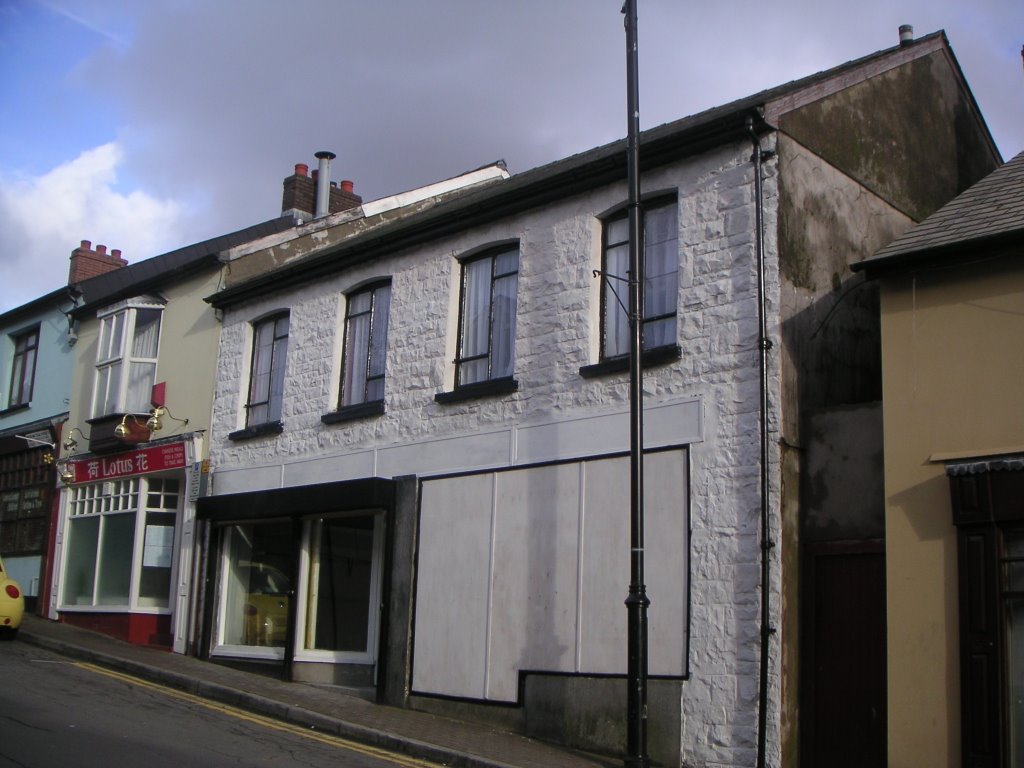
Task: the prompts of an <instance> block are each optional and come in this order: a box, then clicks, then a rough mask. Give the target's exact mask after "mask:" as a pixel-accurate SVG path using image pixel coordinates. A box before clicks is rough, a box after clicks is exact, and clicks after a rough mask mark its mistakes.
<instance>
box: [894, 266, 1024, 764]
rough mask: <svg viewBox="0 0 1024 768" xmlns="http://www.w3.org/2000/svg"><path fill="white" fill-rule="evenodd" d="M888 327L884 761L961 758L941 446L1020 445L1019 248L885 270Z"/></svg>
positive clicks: (1022, 311) (1022, 329) (952, 554)
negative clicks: (917, 268) (893, 272)
mask: <svg viewBox="0 0 1024 768" xmlns="http://www.w3.org/2000/svg"><path fill="white" fill-rule="evenodd" d="M1014 262H1016V263H1014ZM882 336H883V348H884V350H885V360H884V389H885V400H884V419H885V466H886V472H885V491H886V549H887V552H886V564H887V583H888V595H887V599H888V647H889V654H888V655H889V664H888V667H889V765H890V766H891V768H916V766H921V765H929V766H956V765H959V764H960V683H959V641H958V629H957V617H958V607H957V606H958V602H957V589H958V586H957V546H956V532H955V528H954V526H953V522H952V509H951V504H950V493H949V481H948V479H947V478H946V475H945V470H944V465H943V463H942V462H941V460H940V459H941V458H942V457H953V456H970V455H984V454H993V453H1000V452H1007V451H1022V450H1024V438H1022V435H1024V401H1022V399H1021V397H1020V393H1021V382H1022V381H1024V270H1022V269H1021V268H1020V254H1017V255H1016V256H1012V255H1011V256H1008V257H1007V258H1004V259H1002V260H999V261H989V262H981V263H978V264H973V265H970V266H969V267H965V268H961V269H940V270H935V271H931V272H918V273H917V274H916V275H913V276H909V277H905V278H899V279H896V278H893V279H886V280H885V281H884V282H883V288H882Z"/></svg>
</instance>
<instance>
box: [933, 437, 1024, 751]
mask: <svg viewBox="0 0 1024 768" xmlns="http://www.w3.org/2000/svg"><path fill="white" fill-rule="evenodd" d="M946 473H947V474H948V476H949V483H950V492H951V495H952V504H953V523H954V524H955V525H956V528H957V560H958V562H957V565H958V569H957V570H958V583H959V606H960V608H959V614H960V619H959V625H960V695H961V702H960V713H961V717H960V728H961V745H962V765H963V766H964V767H965V768H1008V766H1009V762H1008V761H1009V752H1008V744H1009V733H1008V728H1009V723H1008V717H1007V694H1006V687H1007V684H1008V682H1007V658H1006V655H1007V643H1006V639H1007V637H1006V629H1005V627H1006V621H1005V615H1004V600H1003V578H1002V567H1001V559H1002V556H1003V533H1004V531H1005V530H1006V529H1007V528H1010V527H1018V526H1022V525H1024V457H1015V458H1010V459H997V460H990V461H977V462H956V463H950V464H948V465H947V467H946Z"/></svg>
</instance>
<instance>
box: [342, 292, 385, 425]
mask: <svg viewBox="0 0 1024 768" xmlns="http://www.w3.org/2000/svg"><path fill="white" fill-rule="evenodd" d="M390 306H391V284H390V283H386V284H377V285H375V286H372V287H369V288H366V289H364V290H360V291H359V292H357V293H353V294H350V295H349V297H348V306H347V309H346V313H345V353H344V358H343V360H342V371H343V372H344V373H343V375H342V381H341V398H340V404H341V406H342V407H345V406H349V405H360V404H363V403H374V402H381V401H383V400H384V362H385V357H386V354H387V345H388V310H389V308H390Z"/></svg>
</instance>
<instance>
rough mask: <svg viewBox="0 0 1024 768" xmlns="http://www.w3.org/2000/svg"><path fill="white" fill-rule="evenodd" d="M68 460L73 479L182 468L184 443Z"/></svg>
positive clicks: (85, 480)
mask: <svg viewBox="0 0 1024 768" xmlns="http://www.w3.org/2000/svg"><path fill="white" fill-rule="evenodd" d="M69 463H70V464H71V470H72V472H74V475H75V479H74V482H76V483H92V482H96V481H97V480H110V479H112V478H115V477H129V476H131V475H144V474H146V473H149V472H162V471H163V470H165V469H182V468H183V467H184V466H185V444H184V443H170V444H168V445H156V446H153V447H151V448H140V449H139V450H137V451H130V452H128V453H119V454H116V455H114V456H98V457H96V458H93V459H82V460H80V461H72V462H69Z"/></svg>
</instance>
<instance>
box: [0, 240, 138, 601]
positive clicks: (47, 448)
mask: <svg viewBox="0 0 1024 768" xmlns="http://www.w3.org/2000/svg"><path fill="white" fill-rule="evenodd" d="M106 251H107V249H106V246H103V245H98V246H96V248H95V249H93V248H92V243H90V242H87V241H83V242H82V243H81V245H80V246H79V247H78V248H76V249H75V250H74V251H72V254H71V264H70V268H69V270H68V282H67V285H66V286H65V287H63V288H59V289H57V290H55V291H51V292H50V293H48V294H46V295H45V296H41V297H39V298H38V299H35V300H33V301H30V302H28V303H26V304H22V305H21V306H19V307H15V308H14V309H11V310H8V311H7V312H4V313H3V314H2V315H0V554H2V555H3V556H4V564H5V566H6V567H7V570H8V571H9V572H10V574H11V576H12V577H13V578H14V579H16V580H17V581H18V582H20V583H21V586H22V589H23V590H24V593H25V604H26V608H27V609H28V610H29V611H33V612H34V611H37V610H39V609H40V608H42V607H44V606H45V603H46V600H45V599H44V600H43V601H40V600H39V596H40V595H46V594H48V593H49V589H50V567H49V566H50V563H51V562H52V558H53V536H52V534H53V532H54V529H53V527H52V526H51V520H52V519H53V518H54V515H55V511H56V501H57V494H56V493H55V489H56V464H55V462H56V458H57V455H58V454H59V449H58V447H57V446H58V444H59V443H60V442H61V439H62V438H61V436H62V430H63V426H64V423H65V421H66V420H67V416H68V396H69V394H70V381H71V369H72V364H73V357H74V350H73V347H74V344H75V341H77V337H76V336H75V334H74V329H73V325H72V324H71V321H70V318H69V313H70V312H71V310H73V309H74V308H75V307H76V306H77V305H78V303H80V302H81V301H82V300H83V296H84V295H85V294H86V293H88V292H89V290H90V286H91V282H90V278H93V277H96V276H98V275H101V274H104V273H106V272H109V271H111V270H113V269H119V268H121V267H123V266H124V265H125V264H126V263H127V262H126V261H125V260H124V259H122V258H121V255H120V252H119V251H116V250H115V251H113V252H112V253H109V254H108V253H107V252H106ZM40 602H41V603H42V605H41V604H40Z"/></svg>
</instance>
